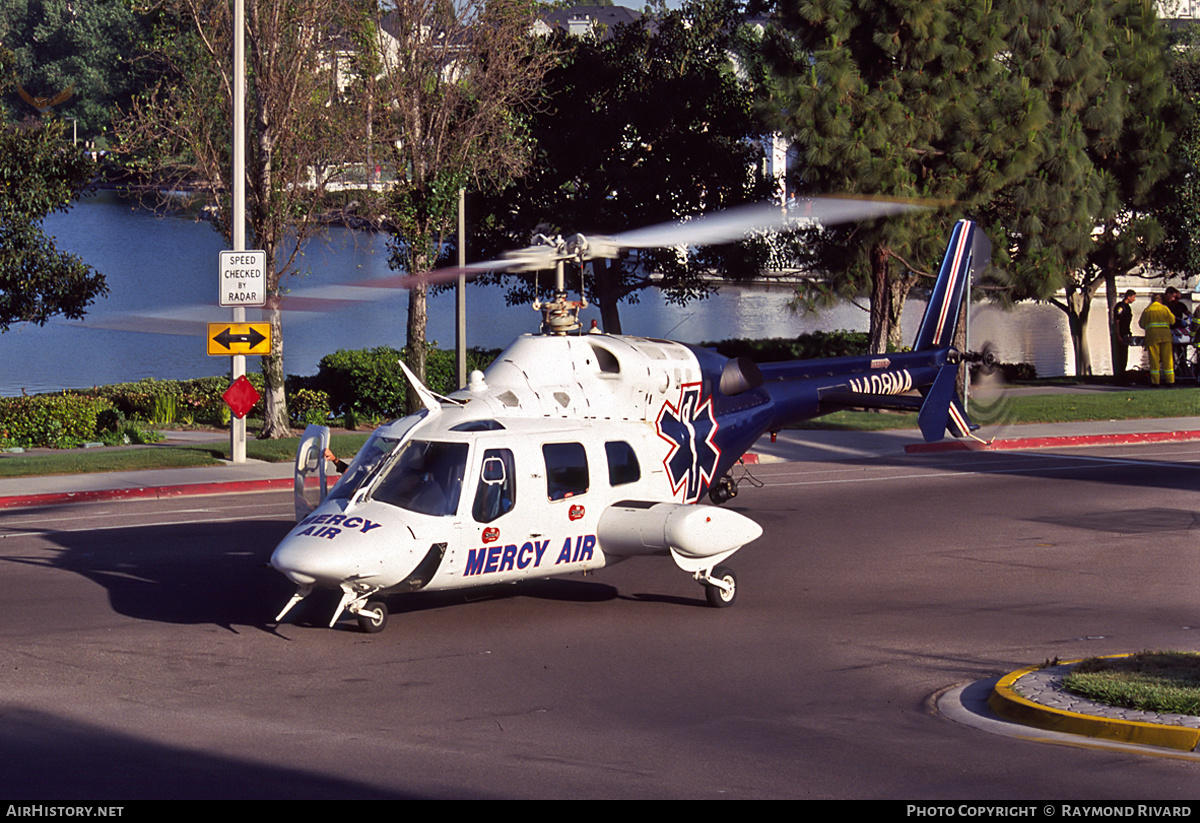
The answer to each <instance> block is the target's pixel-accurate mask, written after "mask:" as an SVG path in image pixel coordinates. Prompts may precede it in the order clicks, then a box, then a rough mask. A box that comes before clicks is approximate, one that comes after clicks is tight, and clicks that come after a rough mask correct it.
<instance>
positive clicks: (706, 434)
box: [654, 383, 721, 503]
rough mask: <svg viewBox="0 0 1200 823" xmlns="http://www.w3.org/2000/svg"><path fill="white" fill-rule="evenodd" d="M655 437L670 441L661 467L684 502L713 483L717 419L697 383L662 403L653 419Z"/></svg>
mask: <svg viewBox="0 0 1200 823" xmlns="http://www.w3.org/2000/svg"><path fill="white" fill-rule="evenodd" d="M654 426H655V428H656V429H657V431H658V436H659V437H661V438H662V439H663V440H665V441H667V442H668V443H670V444H671V450H670V451H669V452H668V453H667V456H666V457H665V458H663V467H664V468H666V470H667V476H668V477H669V478H670V480H671V491H672V493H673V494H676V495H678V494H680V493H681V492H682V494H683V502H684V503H695V502H696V501H697V500H699V499H700V495H702V494H704V492H705V491H706V490H707V489H708V487H709V485H711V484H712V480H713V475H714V474H715V473H716V470H717V461H718V460H719V459H720V457H721V450H720V449H719V448H717V445H716V444H715V443H714V442H713V436H714V435H715V434H716V433H717V420H716V418H715V417H714V416H713V410H712V398H704V397H703V396H702V393H701V384H700V383H688V384H686V385H684V386H681V387H680V389H679V402H678V404H677V405H672V404H671V402H670V401H666V402H664V403H663V406H662V408H661V409H660V410H659V412H658V419H657V420H655V421H654Z"/></svg>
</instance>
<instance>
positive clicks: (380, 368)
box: [288, 346, 499, 421]
mask: <svg viewBox="0 0 1200 823" xmlns="http://www.w3.org/2000/svg"><path fill="white" fill-rule="evenodd" d="M498 353H499V349H468V350H467V370H468V371H471V370H473V369H484V368H486V367H487V366H488V365H489V364H491V362H492V360H494V359H495V358H496V355H497V354H498ZM404 355H405V352H404V351H403V350H398V349H394V348H391V347H390V346H379V347H377V348H374V349H342V350H340V351H336V352H334V353H333V354H327V355H326V356H325V357H322V358H321V362H320V365H319V366H318V371H317V374H316V375H314V376H312V377H295V376H290V377H289V378H288V389H289V392H290V393H291V396H292V397H295V396H296V395H297V394H298V393H299V392H300V391H303V390H310V391H317V392H324V393H325V395H326V396H327V398H328V404H329V409H330V411H332V412H333V413H334V414H336V415H339V416H342V417H346V416H347V415H349V416H350V417H351V418H353V419H355V420H357V421H362V420H378V419H385V418H390V417H399V416H401V415H403V414H404V411H405V408H406V402H407V397H408V381H407V380H406V379H405V378H404V372H403V371H401V369H400V365H399V360H400V359H401V358H402V357H404ZM425 372H426V381H425V382H426V385H427V386H429V388H430V389H431V390H432V391H434V392H437V393H438V394H448V393H450V392H452V391H454V390H455V389H456V388H458V387H457V386H456V385H455V382H456V381H455V364H454V352H453V351H448V350H444V349H435V348H431V349H430V350H429V354H428V355H427V357H426V361H425Z"/></svg>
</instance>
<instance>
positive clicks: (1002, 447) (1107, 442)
mask: <svg viewBox="0 0 1200 823" xmlns="http://www.w3.org/2000/svg"><path fill="white" fill-rule="evenodd" d="M1190 440H1200V431H1177V432H1128V433H1124V434H1082V435H1059V436H1056V437H1018V438H1014V439H1012V440H992V441H988V442H980V441H977V440H948V441H943V442H940V443H910V444H908V445H907V446H905V447H904V451H905V452H906V453H908V454H928V453H931V452H948V451H1012V450H1016V449H1047V448H1054V447H1059V448H1061V447H1063V446H1121V445H1126V444H1130V443H1183V442H1187V441H1190Z"/></svg>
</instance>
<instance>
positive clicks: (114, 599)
mask: <svg viewBox="0 0 1200 823" xmlns="http://www.w3.org/2000/svg"><path fill="white" fill-rule="evenodd" d="M46 512H47V514H48V519H50V517H52V510H51V509H47V510H46ZM291 525H292V524H291V523H289V522H287V521H283V520H278V519H276V520H270V519H263V520H251V521H239V522H237V523H222V522H219V521H215V522H211V523H188V524H169V523H163V524H157V525H141V526H130V527H127V528H116V529H105V530H98V531H71V532H67V531H63V532H48V533H46V534H45V539H47V540H49V541H51V542H53V543H54V544H55V545H56V546H57V547H58V548H59V551H58V552H57V554H56V555H55V556H53V557H46V556H42V557H28V556H27V557H19V556H9V557H6V558H4V560H7V561H8V562H12V563H25V564H29V565H42V566H47V567H50V568H55V569H63V570H66V571H71V572H74V573H76V574H79V575H82V576H83V577H85V578H87V579H88V580H91V581H93V582H95V583H97V584H99V585H100V586H102V587H103V588H104V589H105V590H106V591H107V592H108V596H109V601H110V603H111V605H112V608H113V610H114V611H115V612H117V613H118V614H122V615H126V616H128V617H133V618H136V619H139V620H151V621H155V622H161V623H179V624H215V625H217V626H221V627H222V628H225V629H228V630H230V631H234V632H236V631H239V630H240V629H241V628H247V627H256V628H260V629H265V630H269V631H274V629H275V626H276V624H275V620H274V617H275V614H276V613H277V612H278V610H279V608H280V607H281V606H282V605H283V604H284V603H285V602H286V601H287V599H288V596H289V595H290V594H291V590H292V587H291V584H289V583H288V581H287V580H286V579H285V578H284V577H283V576H282V575H280V574H279V573H278V572H277V571H275V570H274V569H273V568H271V567H270V566H269V560H270V556H271V551H272V549H273V547H274V546H275V545H276V544H277V543H278V542H279V540H280V539H282V537H283V536H284V535H285V534H287V532H288V530H289V529H290V527H291ZM338 596H339V595H338V593H336V592H333V591H325V590H318V591H316V592H314V593H313V595H312V596H311V597H310V598H309V600H308V601H306V602H305V603H303V604H301V607H300V608H298V609H297V612H296V613H295V615H294V616H289V618H288V620H287V622H288V623H289V624H295V625H300V626H314V627H315V626H321V627H325V626H328V623H329V619H330V615H331V614H332V613H333V610H334V607H335V606H336V604H337V601H338ZM619 596H620V595H619V594H618V590H617V589H616V588H615V587H614V586H611V585H608V584H607V583H598V582H593V581H590V580H582V579H578V578H551V579H543V580H528V581H522V582H519V583H513V584H497V585H494V586H485V587H478V588H472V589H469V590H458V591H454V590H451V591H442V592H415V593H410V594H405V595H403V596H397V597H394V598H391V599H390V600H389V605H390V606H391V608H392V611H393V613H409V612H412V613H415V612H422V611H428V610H434V609H441V608H443V607H446V606H457V607H461V606H463V605H464V604H470V603H474V602H484V601H495V600H503V599H509V598H527V599H536V600H549V601H562V602H574V603H589V602H591V603H598V602H603V601H609V600H615V599H617V598H618V597H619ZM639 599H640V598H639ZM688 602H689V603H691V602H692V601H688ZM696 602H698V603H702V602H703V600H698V601H696ZM351 622H352V621H351ZM347 625H349V624H347Z"/></svg>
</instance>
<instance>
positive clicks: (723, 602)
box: [704, 566, 737, 609]
mask: <svg viewBox="0 0 1200 823" xmlns="http://www.w3.org/2000/svg"><path fill="white" fill-rule="evenodd" d="M710 576H711V577H713V578H715V579H717V580H720V581H721V582H722V583H724V584H725V586H726V588H724V589H723V588H721V587H720V586H717V585H714V584H712V583H705V584H704V596H705V598H707V599H708V605H710V606H712V607H713V608H716V609H724V608H727V607H729V606H732V605H733V601H734V600H736V599H737V577H735V576H734V574H733V570H732V569H730V568H729V567H728V566H717V567H716V568H715V569H713V570H712V574H711V575H710Z"/></svg>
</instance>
